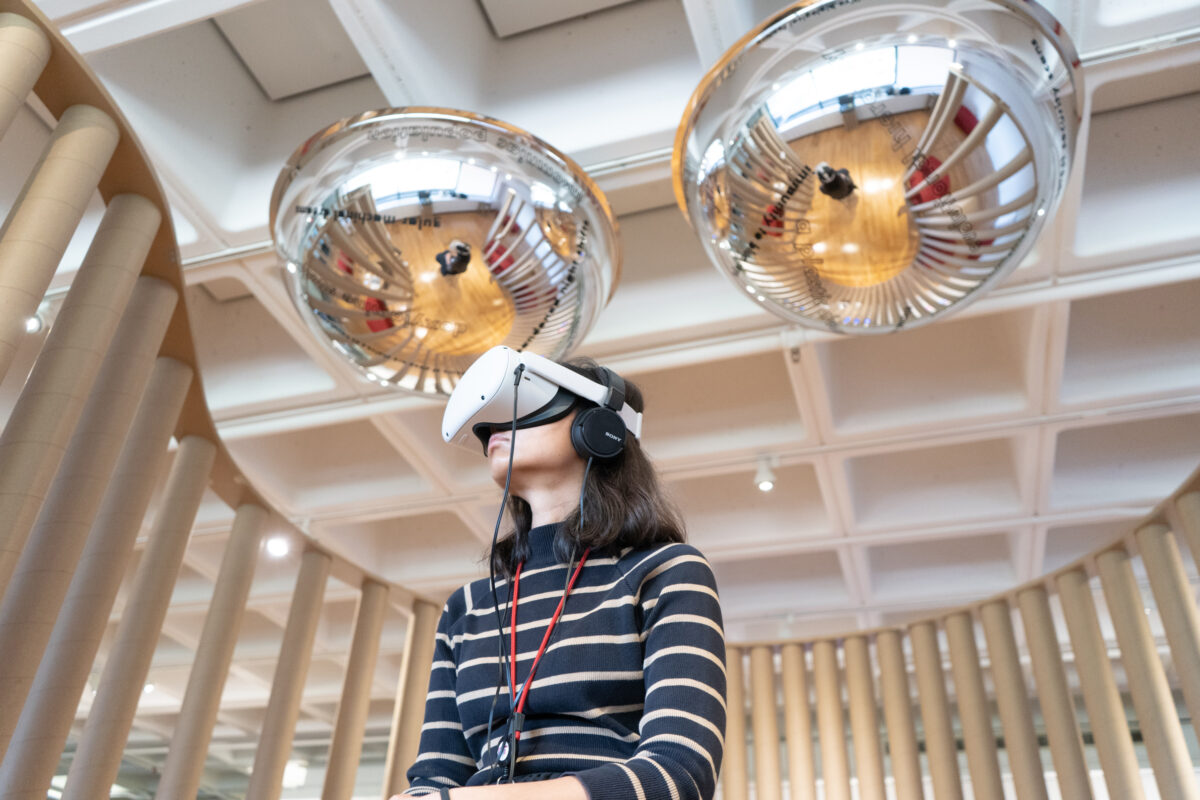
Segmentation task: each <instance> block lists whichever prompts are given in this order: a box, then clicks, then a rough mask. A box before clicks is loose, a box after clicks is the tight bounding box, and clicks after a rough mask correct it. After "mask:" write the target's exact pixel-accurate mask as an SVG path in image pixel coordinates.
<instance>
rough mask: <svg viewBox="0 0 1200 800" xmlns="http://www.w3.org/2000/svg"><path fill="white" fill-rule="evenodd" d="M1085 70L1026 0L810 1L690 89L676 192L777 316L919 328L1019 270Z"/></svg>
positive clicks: (1065, 155)
mask: <svg viewBox="0 0 1200 800" xmlns="http://www.w3.org/2000/svg"><path fill="white" fill-rule="evenodd" d="M1076 67H1078V59H1077V57H1076V55H1075V50H1074V47H1073V46H1072V45H1071V43H1070V41H1069V40H1068V39H1067V38H1066V36H1065V34H1064V33H1063V32H1062V30H1061V27H1060V26H1059V24H1058V23H1057V22H1056V21H1055V20H1054V19H1053V17H1051V16H1050V15H1049V14H1048V13H1047V12H1046V11H1045V10H1044V9H1042V8H1041V7H1039V6H1037V5H1035V4H1034V3H1031V2H1009V1H1008V0H959V1H958V2H954V3H945V2H943V0H911V1H909V2H904V3H899V2H896V1H895V0H824V1H823V2H817V3H801V4H797V5H795V6H792V7H791V8H789V9H788V10H786V11H783V12H781V13H780V14H778V15H776V16H775V17H773V18H772V19H770V20H768V21H767V22H765V23H764V24H763V25H761V26H760V27H758V28H757V29H756V30H754V31H752V32H751V33H749V34H747V35H746V36H745V37H744V38H743V39H742V40H741V41H740V42H739V43H738V44H736V45H734V46H733V47H732V48H731V49H730V50H729V52H727V53H726V54H725V56H724V57H723V58H722V60H721V61H720V62H719V63H718V64H717V65H716V66H715V67H713V69H712V70H711V71H710V72H709V73H708V75H707V76H706V77H705V79H704V81H703V82H702V83H701V84H700V86H699V87H698V88H697V89H696V92H695V93H694V94H693V96H692V99H691V102H690V103H689V105H688V108H687V110H686V112H685V113H684V117H683V121H682V123H681V125H680V128H679V132H678V135H677V137H676V141H675V158H674V164H673V168H674V180H675V194H676V199H677V201H678V203H679V205H680V208H682V209H683V211H684V213H685V214H686V215H687V217H688V219H689V221H690V222H691V224H692V226H693V228H694V229H695V230H696V232H697V234H698V235H699V236H700V238H701V240H702V241H703V244H704V247H705V249H706V250H707V252H708V254H709V256H710V258H712V260H713V262H714V263H715V264H716V265H717V267H718V269H720V270H721V271H722V272H724V273H726V274H727V275H728V276H729V277H730V278H731V279H732V280H733V281H734V283H736V284H737V285H738V286H740V287H741V288H742V289H743V290H744V291H745V292H746V293H747V294H748V295H749V296H750V297H751V298H753V299H755V300H757V301H758V302H760V303H761V304H763V305H764V306H765V307H766V308H767V309H768V310H770V311H772V312H773V313H776V314H778V315H779V316H781V317H783V318H785V319H788V320H791V321H794V322H797V323H800V324H802V325H806V326H810V327H817V328H821V329H827V330H830V331H833V332H837V333H876V332H889V331H894V330H898V329H900V328H902V327H905V326H908V327H912V326H915V325H918V324H923V323H926V322H929V321H931V320H934V319H937V318H940V317H942V316H945V314H947V313H949V312H951V311H953V310H957V309H958V308H961V307H962V306H964V305H966V304H967V303H968V302H970V301H972V300H974V299H976V298H977V297H979V296H980V295H981V294H983V293H984V291H986V290H987V289H988V288H989V287H991V286H992V285H994V284H995V283H996V282H997V281H999V280H1000V279H1001V278H1002V277H1004V276H1005V275H1007V274H1008V273H1009V272H1011V271H1012V270H1013V269H1015V268H1016V266H1017V264H1018V263H1019V262H1020V261H1021V259H1022V258H1023V257H1024V256H1025V254H1026V253H1027V252H1028V251H1029V248H1030V246H1031V245H1032V244H1033V241H1034V239H1035V238H1036V237H1037V234H1038V232H1039V231H1040V229H1041V228H1042V226H1043V225H1044V224H1045V222H1046V220H1047V218H1048V217H1049V216H1050V215H1051V214H1052V213H1053V211H1054V209H1055V208H1056V206H1057V204H1058V202H1059V200H1060V198H1061V196H1062V193H1063V189H1064V187H1065V185H1066V181H1067V176H1068V173H1069V170H1070V165H1071V158H1072V153H1073V151H1074V146H1075V136H1076V130H1077V127H1078V122H1079V110H1080V109H1079V106H1078V103H1081V100H1078V98H1081V97H1082V93H1081V91H1080V83H1079V76H1078V73H1077V72H1076Z"/></svg>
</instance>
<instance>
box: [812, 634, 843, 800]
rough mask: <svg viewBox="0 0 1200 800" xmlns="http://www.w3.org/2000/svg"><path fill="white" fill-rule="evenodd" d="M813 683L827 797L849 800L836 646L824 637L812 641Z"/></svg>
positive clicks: (828, 798)
mask: <svg viewBox="0 0 1200 800" xmlns="http://www.w3.org/2000/svg"><path fill="white" fill-rule="evenodd" d="M813 684H814V686H815V687H816V690H817V736H818V737H820V741H821V777H822V779H823V781H824V784H825V800H850V766H849V764H848V763H847V753H846V725H845V721H844V720H843V719H842V686H841V678H840V675H839V674H838V663H837V646H836V645H835V644H834V643H833V642H832V641H830V640H828V639H824V640H822V641H819V642H816V643H815V644H813Z"/></svg>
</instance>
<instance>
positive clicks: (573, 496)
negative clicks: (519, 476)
mask: <svg viewBox="0 0 1200 800" xmlns="http://www.w3.org/2000/svg"><path fill="white" fill-rule="evenodd" d="M582 485H583V469H582V465H581V467H580V470H579V474H578V475H571V476H570V477H569V478H564V476H563V475H562V474H561V473H559V474H558V475H556V476H555V479H554V480H552V481H547V482H544V483H543V482H541V481H530V483H529V485H526V486H522V487H520V489H518V490H514V492H513V494H515V495H517V496H518V497H520V498H521V499H522V500H524V501H525V502H526V503H528V504H529V510H530V512H531V513H532V517H533V518H532V520H531V523H532V525H533V526H534V527H537V526H538V525H551V524H553V523H555V522H561V521H562V520H564V519H566V518H567V516H568V515H569V514H570V513H571V511H572V510H573V509H574V508H575V507H576V506H578V505H579V490H580V487H581V486H582Z"/></svg>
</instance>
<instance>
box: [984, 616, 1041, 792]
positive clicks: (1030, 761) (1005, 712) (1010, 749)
mask: <svg viewBox="0 0 1200 800" xmlns="http://www.w3.org/2000/svg"><path fill="white" fill-rule="evenodd" d="M979 616H980V618H981V619H982V620H983V635H984V636H985V637H987V649H988V660H989V661H990V662H991V665H992V681H993V683H995V685H996V707H997V709H998V710H999V712H1000V723H1001V725H1003V726H1004V750H1005V752H1006V753H1007V754H1008V766H1009V769H1010V770H1012V776H1013V784H1014V786H1015V787H1016V790H1017V797H1018V798H1019V800H1049V798H1048V796H1047V794H1046V775H1045V772H1044V770H1043V769H1042V759H1041V755H1040V754H1039V753H1038V742H1037V735H1036V733H1035V732H1034V729H1033V714H1032V713H1030V710H1029V709H1030V705H1031V704H1030V697H1029V691H1028V689H1027V688H1026V687H1025V678H1024V676H1023V675H1022V674H1021V660H1020V658H1019V656H1018V655H1017V639H1016V636H1015V635H1014V633H1013V625H1012V612H1011V611H1010V610H1009V608H1008V602H1007V601H1005V600H993V601H992V602H990V603H984V604H983V607H982V608H981V609H980V610H979Z"/></svg>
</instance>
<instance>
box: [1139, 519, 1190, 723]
mask: <svg viewBox="0 0 1200 800" xmlns="http://www.w3.org/2000/svg"><path fill="white" fill-rule="evenodd" d="M1136 538H1137V544H1138V550H1140V551H1141V554H1142V563H1143V564H1144V565H1145V567H1146V575H1147V576H1148V577H1149V578H1150V589H1151V591H1153V592H1154V601H1155V603H1156V604H1157V605H1158V615H1159V617H1161V618H1162V623H1163V629H1164V630H1165V631H1166V634H1167V642H1168V643H1169V644H1170V645H1171V660H1172V662H1173V663H1174V665H1175V675H1176V677H1177V678H1178V679H1179V687H1180V689H1181V690H1182V692H1183V700H1184V702H1185V703H1186V704H1187V708H1188V714H1189V716H1191V718H1192V728H1193V730H1195V731H1196V734H1197V735H1200V614H1198V613H1197V609H1196V595H1195V593H1194V592H1193V591H1192V587H1191V585H1190V583H1189V582H1188V577H1187V573H1186V572H1185V571H1184V567H1183V559H1182V558H1181V557H1180V555H1179V546H1178V544H1176V542H1175V535H1174V534H1173V533H1171V531H1169V530H1167V528H1165V527H1164V526H1162V525H1147V526H1146V527H1144V528H1142V529H1141V530H1139V531H1138V532H1137V534H1136Z"/></svg>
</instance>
